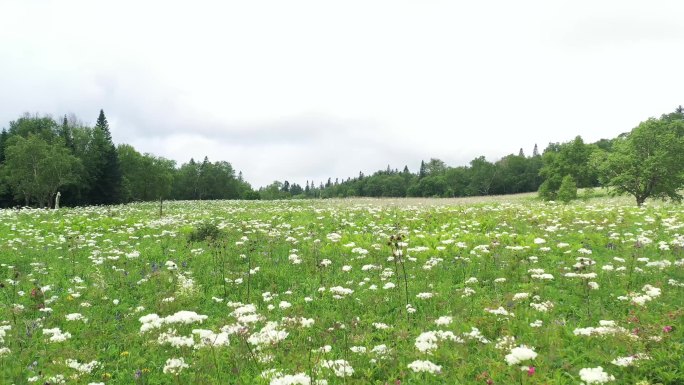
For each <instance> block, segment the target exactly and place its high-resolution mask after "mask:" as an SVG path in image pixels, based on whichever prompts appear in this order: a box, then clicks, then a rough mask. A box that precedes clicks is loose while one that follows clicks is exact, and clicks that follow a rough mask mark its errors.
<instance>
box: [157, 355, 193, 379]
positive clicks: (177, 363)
mask: <svg viewBox="0 0 684 385" xmlns="http://www.w3.org/2000/svg"><path fill="white" fill-rule="evenodd" d="M189 367H190V366H189V365H188V364H186V363H185V360H184V359H183V357H181V358H169V359H168V360H166V365H164V370H163V372H164V373H170V374H175V375H179V374H180V372H181V371H182V370H183V369H185V368H189Z"/></svg>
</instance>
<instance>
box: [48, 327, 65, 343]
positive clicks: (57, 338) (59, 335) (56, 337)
mask: <svg viewBox="0 0 684 385" xmlns="http://www.w3.org/2000/svg"><path fill="white" fill-rule="evenodd" d="M43 334H44V335H49V336H50V342H64V341H66V340H68V339H69V338H71V333H69V332H62V331H61V330H60V329H59V328H52V329H43Z"/></svg>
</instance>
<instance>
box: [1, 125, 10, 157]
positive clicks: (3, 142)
mask: <svg viewBox="0 0 684 385" xmlns="http://www.w3.org/2000/svg"><path fill="white" fill-rule="evenodd" d="M8 136H9V134H7V130H6V129H4V128H3V129H2V132H1V133H0V163H3V162H4V161H5V146H6V145H7V138H8Z"/></svg>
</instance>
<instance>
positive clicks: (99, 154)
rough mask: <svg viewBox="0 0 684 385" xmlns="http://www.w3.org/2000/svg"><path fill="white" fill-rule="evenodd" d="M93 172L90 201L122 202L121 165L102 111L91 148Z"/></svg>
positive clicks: (97, 202)
mask: <svg viewBox="0 0 684 385" xmlns="http://www.w3.org/2000/svg"><path fill="white" fill-rule="evenodd" d="M91 167H93V169H92V170H91V172H90V174H91V177H92V180H93V183H92V188H91V191H90V201H91V203H94V204H115V203H119V202H121V182H122V174H121V165H120V164H119V155H118V153H117V150H116V147H115V146H114V142H113V141H112V134H111V132H110V131H109V124H108V123H107V118H106V117H105V115H104V111H103V110H100V115H99V116H98V118H97V123H96V124H95V128H94V129H93V138H92V147H91Z"/></svg>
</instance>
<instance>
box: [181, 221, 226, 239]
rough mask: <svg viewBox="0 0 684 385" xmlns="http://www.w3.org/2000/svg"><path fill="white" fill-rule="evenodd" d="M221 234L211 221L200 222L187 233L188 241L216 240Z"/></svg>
mask: <svg viewBox="0 0 684 385" xmlns="http://www.w3.org/2000/svg"><path fill="white" fill-rule="evenodd" d="M220 236H221V230H219V228H218V227H216V225H215V224H213V223H211V222H202V223H200V224H199V225H197V226H196V227H195V228H194V229H193V230H192V231H191V232H190V234H189V235H188V241H189V242H202V241H206V240H212V239H213V240H216V239H218V238H219V237H220Z"/></svg>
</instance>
